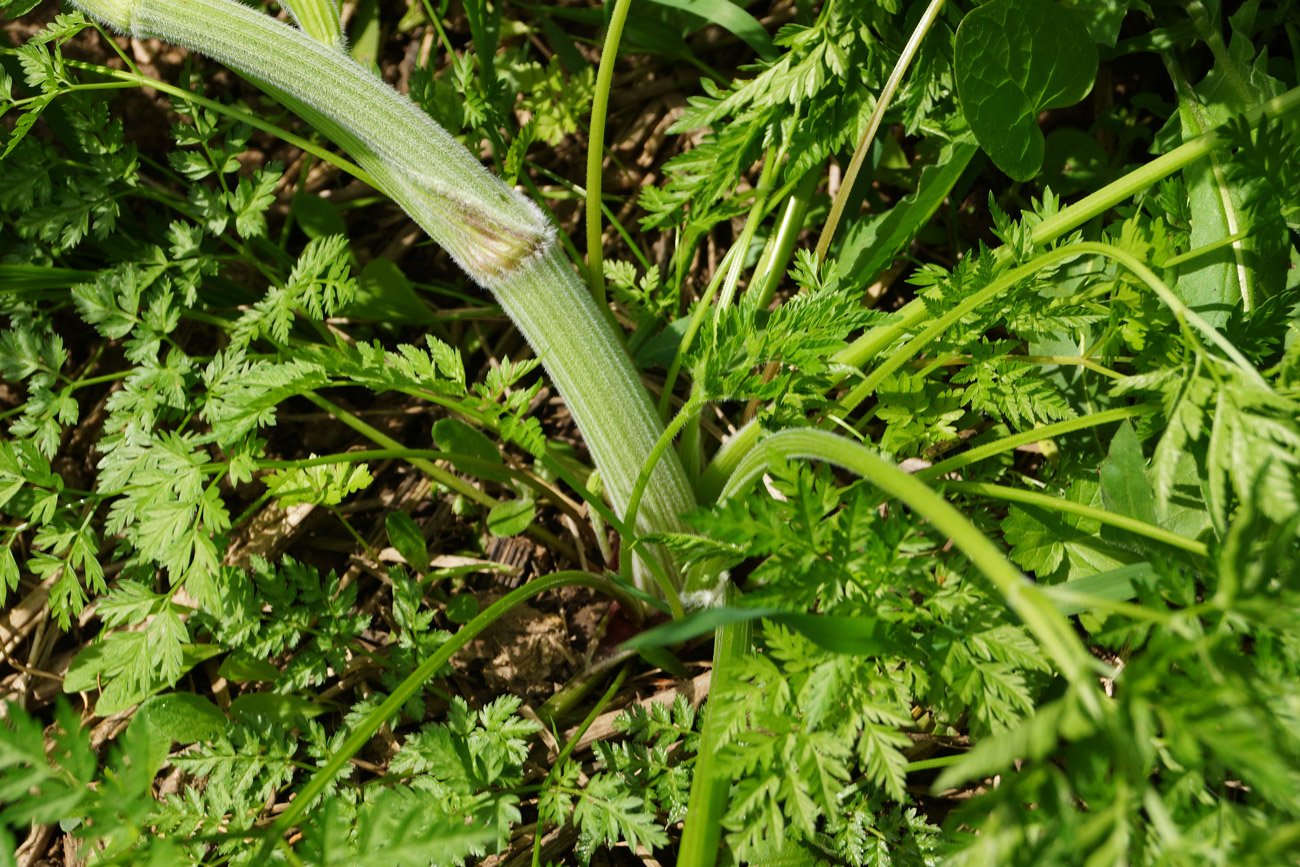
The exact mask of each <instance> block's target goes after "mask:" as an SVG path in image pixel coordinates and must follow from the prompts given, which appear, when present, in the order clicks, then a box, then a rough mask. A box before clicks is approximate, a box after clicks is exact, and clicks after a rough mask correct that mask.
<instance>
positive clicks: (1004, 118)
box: [955, 0, 1097, 181]
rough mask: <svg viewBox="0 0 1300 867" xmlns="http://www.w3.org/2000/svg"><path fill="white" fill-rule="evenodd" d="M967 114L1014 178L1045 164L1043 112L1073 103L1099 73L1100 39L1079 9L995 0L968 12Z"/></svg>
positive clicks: (962, 81)
mask: <svg viewBox="0 0 1300 867" xmlns="http://www.w3.org/2000/svg"><path fill="white" fill-rule="evenodd" d="M955 51H956V60H955V69H956V78H957V94H958V97H959V98H960V101H961V110H962V114H963V115H965V117H966V122H967V123H969V124H970V128H971V131H972V132H974V133H975V138H976V139H977V140H978V141H979V143H980V147H982V148H984V150H985V152H986V153H988V155H989V157H990V158H991V159H992V160H993V162H994V163H995V164H996V165H997V167H998V168H1000V169H1001V170H1002V171H1004V172H1006V173H1007V174H1008V175H1010V176H1011V177H1012V178H1013V179H1014V180H1017V181H1027V180H1029V179H1030V178H1032V177H1033V176H1034V175H1036V174H1038V170H1039V168H1040V167H1041V166H1042V164H1043V150H1044V142H1043V133H1042V131H1041V130H1040V129H1039V128H1038V113H1039V112H1040V111H1044V110H1046V109H1050V108H1062V107H1065V106H1068V105H1073V104H1074V103H1076V102H1078V101H1079V100H1081V99H1083V98H1084V97H1085V96H1087V95H1088V91H1090V90H1091V89H1092V83H1093V79H1095V78H1096V76H1097V46H1096V44H1095V43H1094V42H1093V41H1092V37H1091V35H1089V33H1088V29H1087V27H1085V26H1084V25H1083V22H1082V21H1080V20H1079V18H1078V17H1077V16H1075V15H1074V14H1073V13H1071V12H1070V11H1069V10H1067V9H1065V8H1063V7H1061V6H1060V5H1058V4H1056V3H1053V2H1050V0H993V2H991V3H986V4H984V5H983V6H979V7H977V8H975V9H973V10H971V12H970V13H968V14H967V15H966V17H965V18H963V19H962V22H961V26H960V27H958V28H957V39H956V49H955Z"/></svg>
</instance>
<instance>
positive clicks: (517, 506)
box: [487, 500, 536, 536]
mask: <svg viewBox="0 0 1300 867" xmlns="http://www.w3.org/2000/svg"><path fill="white" fill-rule="evenodd" d="M535 512H536V509H535V508H534V507H533V501H532V500H507V501H506V502H504V503H497V504H496V505H495V506H493V507H492V511H491V512H488V519H487V524H488V532H490V533H491V534H492V535H493V536H518V535H519V534H520V533H522V532H523V531H524V530H527V529H528V525H529V524H531V523H532V522H533V514H534V513H535Z"/></svg>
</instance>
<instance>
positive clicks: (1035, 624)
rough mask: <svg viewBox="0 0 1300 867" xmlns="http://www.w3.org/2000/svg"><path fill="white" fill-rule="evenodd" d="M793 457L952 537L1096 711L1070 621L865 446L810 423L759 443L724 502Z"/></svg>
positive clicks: (932, 496)
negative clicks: (854, 481) (838, 471)
mask: <svg viewBox="0 0 1300 867" xmlns="http://www.w3.org/2000/svg"><path fill="white" fill-rule="evenodd" d="M795 458H810V459H813V460H820V461H827V462H829V463H832V464H835V465H836V466H839V467H843V468H844V469H846V470H849V471H850V472H854V473H857V474H858V475H860V476H862V477H863V478H865V479H866V480H867V481H869V482H871V483H872V484H873V485H875V486H876V487H878V488H880V489H881V490H882V491H884V492H885V493H886V494H888V495H890V496H891V497H894V498H897V499H899V500H901V501H902V502H903V503H905V504H906V505H907V506H908V507H909V508H911V509H913V510H914V511H916V512H917V513H919V514H920V515H922V516H923V517H924V518H926V519H927V520H928V521H929V522H930V523H931V524H933V525H934V527H935V528H936V529H937V530H938V531H939V532H940V533H943V534H944V535H945V536H947V537H948V538H949V539H951V540H952V541H953V544H955V545H956V546H957V547H958V548H959V549H961V551H962V553H963V554H965V555H966V556H967V557H968V558H969V559H970V561H971V563H972V564H974V566H975V568H977V569H979V570H980V571H981V572H983V573H984V575H985V576H986V577H987V578H988V579H989V580H990V581H991V582H992V583H993V586H995V587H996V588H997V589H998V591H999V592H1001V594H1002V596H1003V598H1004V599H1005V600H1006V603H1007V607H1009V608H1010V609H1011V610H1012V611H1014V612H1015V613H1016V615H1017V616H1018V617H1019V618H1020V619H1021V621H1022V622H1023V623H1024V624H1025V626H1026V627H1027V628H1028V629H1029V631H1030V632H1031V633H1033V634H1034V636H1035V637H1036V638H1037V639H1038V641H1039V643H1040V644H1041V645H1042V646H1043V650H1044V651H1045V652H1046V653H1047V655H1048V656H1049V657H1050V658H1051V659H1052V660H1053V662H1055V664H1056V665H1057V667H1058V668H1059V669H1060V671H1061V673H1062V674H1064V675H1065V677H1066V679H1067V680H1069V681H1070V683H1071V685H1073V686H1074V687H1075V688H1077V689H1079V690H1080V694H1081V697H1082V698H1083V700H1084V702H1085V705H1086V706H1087V707H1088V709H1089V710H1091V711H1097V712H1099V711H1100V708H1101V705H1100V699H1099V697H1098V695H1097V689H1096V684H1095V683H1094V682H1093V669H1094V665H1093V663H1092V659H1091V657H1090V656H1089V654H1088V651H1087V650H1086V649H1085V648H1084V646H1083V644H1082V643H1081V642H1080V641H1079V638H1078V636H1077V635H1075V633H1074V630H1073V628H1072V627H1071V626H1070V624H1069V622H1067V621H1066V620H1065V618H1063V617H1062V616H1061V615H1060V614H1059V613H1057V611H1056V609H1055V607H1054V606H1053V605H1052V603H1051V601H1050V600H1048V599H1047V597H1046V596H1044V595H1043V593H1042V591H1041V590H1039V589H1038V588H1037V587H1036V586H1035V585H1034V584H1031V583H1030V582H1028V581H1026V580H1025V578H1024V576H1023V575H1021V574H1020V572H1019V570H1017V569H1016V568H1015V567H1014V566H1012V565H1011V564H1010V563H1009V562H1008V561H1007V559H1006V557H1004V556H1003V554H1002V552H1001V551H999V550H998V549H997V547H996V546H995V545H994V544H993V543H992V542H990V541H989V540H988V538H987V537H985V535H984V534H983V533H981V532H980V531H979V529H977V528H976V527H975V525H973V524H972V523H971V522H970V521H969V520H968V519H967V518H966V517H965V516H964V515H962V513H961V512H959V511H957V510H956V509H955V508H953V507H952V506H951V505H950V504H949V503H947V502H946V501H945V500H944V499H943V498H942V497H940V496H939V495H938V494H937V493H935V492H934V491H933V490H931V489H930V488H929V487H927V486H926V484H925V483H924V482H922V481H920V480H919V479H917V478H915V477H914V476H910V475H908V474H907V473H905V472H903V471H902V470H900V469H899V468H898V467H896V466H894V465H893V464H892V463H890V462H888V461H886V460H885V459H884V458H882V457H880V456H879V455H877V454H876V453H875V452H874V451H872V450H871V449H869V448H867V447H866V446H863V445H860V444H858V443H855V442H853V441H852V440H848V439H845V438H844V437H842V436H838V435H836V434H832V433H828V432H826V431H820V430H815V429H809V428H795V429H792V430H784V431H781V432H779V433H775V434H772V436H770V437H768V438H767V439H765V440H763V442H762V443H761V444H760V446H759V448H757V449H755V450H754V451H753V452H751V453H750V454H749V455H748V456H747V457H746V458H745V460H743V461H741V464H740V466H739V467H737V468H736V472H735V473H734V474H733V475H732V477H731V478H730V479H729V480H728V481H727V486H726V488H725V489H724V490H723V493H722V499H723V500H725V499H727V498H728V497H730V496H732V495H733V494H734V493H736V492H739V491H740V490H742V489H743V488H744V487H745V486H746V485H748V484H749V483H750V482H752V481H753V480H754V478H755V477H757V476H758V475H759V474H760V473H762V472H763V471H764V470H765V469H766V468H767V467H768V466H769V465H770V464H772V463H774V462H777V461H788V460H792V459H795Z"/></svg>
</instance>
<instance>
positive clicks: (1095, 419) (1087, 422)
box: [916, 403, 1159, 481]
mask: <svg viewBox="0 0 1300 867" xmlns="http://www.w3.org/2000/svg"><path fill="white" fill-rule="evenodd" d="M1157 409H1159V407H1158V406H1156V405H1155V404H1150V403H1144V404H1140V405H1138V406H1125V407H1119V408H1117V409H1108V410H1106V411H1104V412H1097V413H1092V414H1090V415H1084V416H1080V417H1078V418H1072V419H1067V420H1066V421H1059V422H1056V423H1055V424H1049V425H1044V426H1043V427H1038V428H1034V429H1033V430H1027V431H1021V432H1020V433H1015V434H1012V435H1010V436H1006V437H1002V438H1001V439H999V440H995V441H993V442H991V443H985V444H984V445H982V446H976V447H975V448H973V449H969V450H968V451H964V452H962V453H961V454H959V455H953V456H952V457H950V458H948V459H947V460H946V461H940V462H939V463H937V464H935V465H934V466H931V467H927V468H926V469H923V470H921V471H920V472H919V473H917V474H916V477H917V478H918V479H921V480H923V481H928V480H930V479H937V478H940V477H941V476H944V475H947V474H948V473H951V472H953V471H955V470H959V469H961V468H962V467H966V466H969V465H971V464H974V463H978V462H979V461H982V460H984V459H985V458H989V457H992V456H993V455H996V454H1000V453H1002V452H1009V451H1011V450H1012V449H1014V448H1017V447H1019V446H1023V445H1028V444H1029V443H1036V442H1039V441H1041V440H1046V439H1051V438H1052V437H1058V436H1063V435H1065V434H1068V433H1073V432H1074V431H1077V430H1083V429H1085V428H1090V427H1100V426H1101V425H1104V424H1110V423H1111V422H1116V421H1123V420H1124V419H1126V418H1133V417H1135V416H1139V415H1150V414H1151V413H1153V412H1155V411H1156V410H1157Z"/></svg>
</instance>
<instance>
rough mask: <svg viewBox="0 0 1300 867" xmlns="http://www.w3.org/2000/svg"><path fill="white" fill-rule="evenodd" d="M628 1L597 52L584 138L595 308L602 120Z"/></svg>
mask: <svg viewBox="0 0 1300 867" xmlns="http://www.w3.org/2000/svg"><path fill="white" fill-rule="evenodd" d="M631 5H632V0H616V2H615V3H614V11H613V13H612V14H611V15H610V17H609V30H607V31H606V32H605V45H604V46H603V47H602V48H601V50H600V67H599V68H598V69H597V71H596V90H595V93H594V94H593V95H592V99H591V127H590V130H589V131H588V134H587V285H589V286H590V287H591V297H592V298H594V299H595V301H596V305H597V306H598V307H600V308H602V309H604V307H605V273H604V270H603V269H604V253H603V251H602V250H601V248H600V235H601V232H600V227H601V223H600V186H601V177H600V175H601V169H602V167H603V166H604V164H605V116H606V114H607V113H608V111H609V88H610V85H611V84H612V83H613V80H614V62H615V61H616V60H618V43H619V42H620V41H621V40H622V38H623V24H624V23H625V22H626V21H627V10H628V9H629V8H630V7H631Z"/></svg>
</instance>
